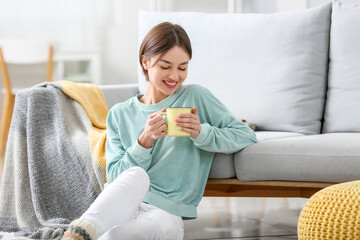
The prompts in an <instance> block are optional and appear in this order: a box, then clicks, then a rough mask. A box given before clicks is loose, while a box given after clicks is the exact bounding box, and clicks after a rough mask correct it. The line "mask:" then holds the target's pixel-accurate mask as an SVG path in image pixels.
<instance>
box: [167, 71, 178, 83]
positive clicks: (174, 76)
mask: <svg viewBox="0 0 360 240" xmlns="http://www.w3.org/2000/svg"><path fill="white" fill-rule="evenodd" d="M169 78H170V80H174V81H179V80H180V76H179V73H178V72H177V70H173V71H171V73H170V75H169Z"/></svg>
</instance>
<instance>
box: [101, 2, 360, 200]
mask: <svg viewBox="0 0 360 240" xmlns="http://www.w3.org/2000/svg"><path fill="white" fill-rule="evenodd" d="M162 21H171V22H173V23H179V24H181V25H182V26H183V27H184V28H185V30H186V31H187V32H188V34H189V37H190V39H191V41H192V44H193V59H192V60H191V62H190V66H189V76H188V79H187V80H186V81H185V84H200V85H203V86H205V87H207V88H208V89H210V90H211V91H212V92H213V93H214V94H215V96H217V97H218V98H219V99H220V100H221V101H222V102H223V103H224V104H225V105H226V106H227V107H228V108H229V109H230V111H232V112H233V113H234V114H235V115H236V116H237V117H239V118H244V119H246V120H248V121H249V122H251V123H252V124H255V126H256V135H257V137H258V139H259V143H257V144H255V145H252V146H250V147H248V148H246V149H244V150H242V151H240V152H238V153H236V154H230V155H226V154H222V153H217V154H216V155H215V159H214V162H213V166H212V169H211V172H210V176H209V178H212V179H222V180H211V181H210V180H209V183H208V185H209V186H208V187H209V189H208V192H207V193H206V194H207V195H224V196H231V195H234V196H235V195H237V196H241V195H246V196H247V195H249V196H250V195H251V196H252V195H255V196H305V197H308V196H310V195H311V194H312V193H313V192H315V191H317V190H318V189H320V188H322V187H325V186H328V185H329V184H331V183H338V182H345V181H351V180H356V179H360V171H359V170H360V133H359V132H360V8H359V7H358V6H355V5H349V4H342V3H341V2H338V1H334V2H333V3H328V4H325V5H322V6H319V7H315V8H312V9H307V10H299V11H293V12H286V13H276V14H205V13H190V12H172V13H169V12H140V13H139V41H140V40H141V39H142V38H143V37H144V35H145V34H146V32H147V31H148V30H149V29H150V28H151V27H152V26H154V25H155V24H157V23H159V22H162ZM138 78H139V82H138V84H130V85H115V86H101V87H102V89H103V91H104V93H105V97H106V99H107V102H108V104H109V107H111V106H112V105H113V104H115V103H117V102H121V101H124V100H126V99H128V98H130V97H132V96H134V95H135V94H138V93H139V92H144V90H145V88H146V81H145V80H144V77H143V76H142V74H141V71H140V69H139V74H138ZM236 178H237V179H238V180H234V179H236ZM224 179H231V181H230V180H229V181H224ZM211 183H213V184H215V185H217V186H216V187H214V188H211V186H210V185H211ZM322 183H324V184H322ZM221 184H225V185H223V186H222V187H221V186H220V185H221ZM235 185H238V188H234V186H235ZM260 185H261V186H268V187H269V186H272V187H275V188H273V189H271V188H268V187H265V190H267V193H265V194H261V193H260V194H259V191H260V192H261V191H263V190H264V189H263V190H261V189H258V190H256V193H255V194H254V193H248V191H249V189H251V188H252V187H251V186H253V187H254V188H258V187H259V186H260ZM226 186H227V187H226ZM278 187H280V188H282V189H283V190H284V189H287V190H289V191H287V193H283V194H281V193H278V192H276V191H278V190H279V191H280V192H281V189H280V188H278ZM294 188H296V189H297V190H298V191H297V193H296V194H294V192H293V191H294ZM307 191H308V192H307ZM309 191H310V192H309ZM299 192H300V193H299ZM242 193H244V194H242Z"/></svg>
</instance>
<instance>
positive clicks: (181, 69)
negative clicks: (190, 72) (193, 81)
mask: <svg viewBox="0 0 360 240" xmlns="http://www.w3.org/2000/svg"><path fill="white" fill-rule="evenodd" d="M178 69H179V70H180V71H185V70H186V68H178Z"/></svg>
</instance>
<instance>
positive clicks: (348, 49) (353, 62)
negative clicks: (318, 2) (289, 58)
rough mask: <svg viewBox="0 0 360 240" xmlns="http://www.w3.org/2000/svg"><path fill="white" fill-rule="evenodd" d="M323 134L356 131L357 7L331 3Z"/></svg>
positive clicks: (359, 99) (359, 126)
mask: <svg viewBox="0 0 360 240" xmlns="http://www.w3.org/2000/svg"><path fill="white" fill-rule="evenodd" d="M331 22H332V24H331V40H330V62H329V83H328V92H327V102H326V108H325V116H324V127H323V132H325V133H330V132H360V121H359V119H360V7H359V5H350V4H342V3H340V2H338V1H334V2H333V12H332V19H331Z"/></svg>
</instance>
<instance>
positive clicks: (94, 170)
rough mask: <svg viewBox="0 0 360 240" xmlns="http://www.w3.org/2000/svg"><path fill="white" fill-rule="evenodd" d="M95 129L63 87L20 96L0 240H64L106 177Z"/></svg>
mask: <svg viewBox="0 0 360 240" xmlns="http://www.w3.org/2000/svg"><path fill="white" fill-rule="evenodd" d="M91 125H92V124H91V122H90V120H89V118H88V116H87V115H86V112H85V111H84V109H83V108H82V107H81V105H80V104H79V103H78V102H76V101H74V100H73V99H71V98H69V97H68V96H67V95H65V94H64V93H63V91H62V85H60V84H57V83H48V84H42V85H38V86H36V87H33V88H29V89H26V90H23V91H20V92H19V93H18V94H17V96H16V101H15V107H14V113H13V119H12V123H11V127H10V132H9V138H8V143H7V150H6V156H5V166H4V173H3V178H2V181H1V186H0V239H1V238H2V236H3V239H5V235H7V234H5V233H4V232H14V235H15V236H19V237H20V236H26V237H28V238H33V239H60V238H61V236H62V235H63V233H64V230H65V229H66V227H67V226H68V224H69V223H70V222H71V221H72V220H74V219H76V218H78V217H80V216H81V214H82V213H83V212H84V211H85V210H86V209H87V208H88V207H89V206H90V204H91V203H92V202H93V201H94V200H95V198H96V197H97V196H98V194H99V193H100V192H101V190H102V188H103V185H104V183H105V182H106V174H105V171H104V170H103V169H102V168H101V167H100V166H99V165H98V164H96V162H95V160H94V157H93V156H92V153H91V149H90V146H89V141H88V138H89V129H90V127H91ZM1 232H3V233H1ZM21 239H23V238H21Z"/></svg>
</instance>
